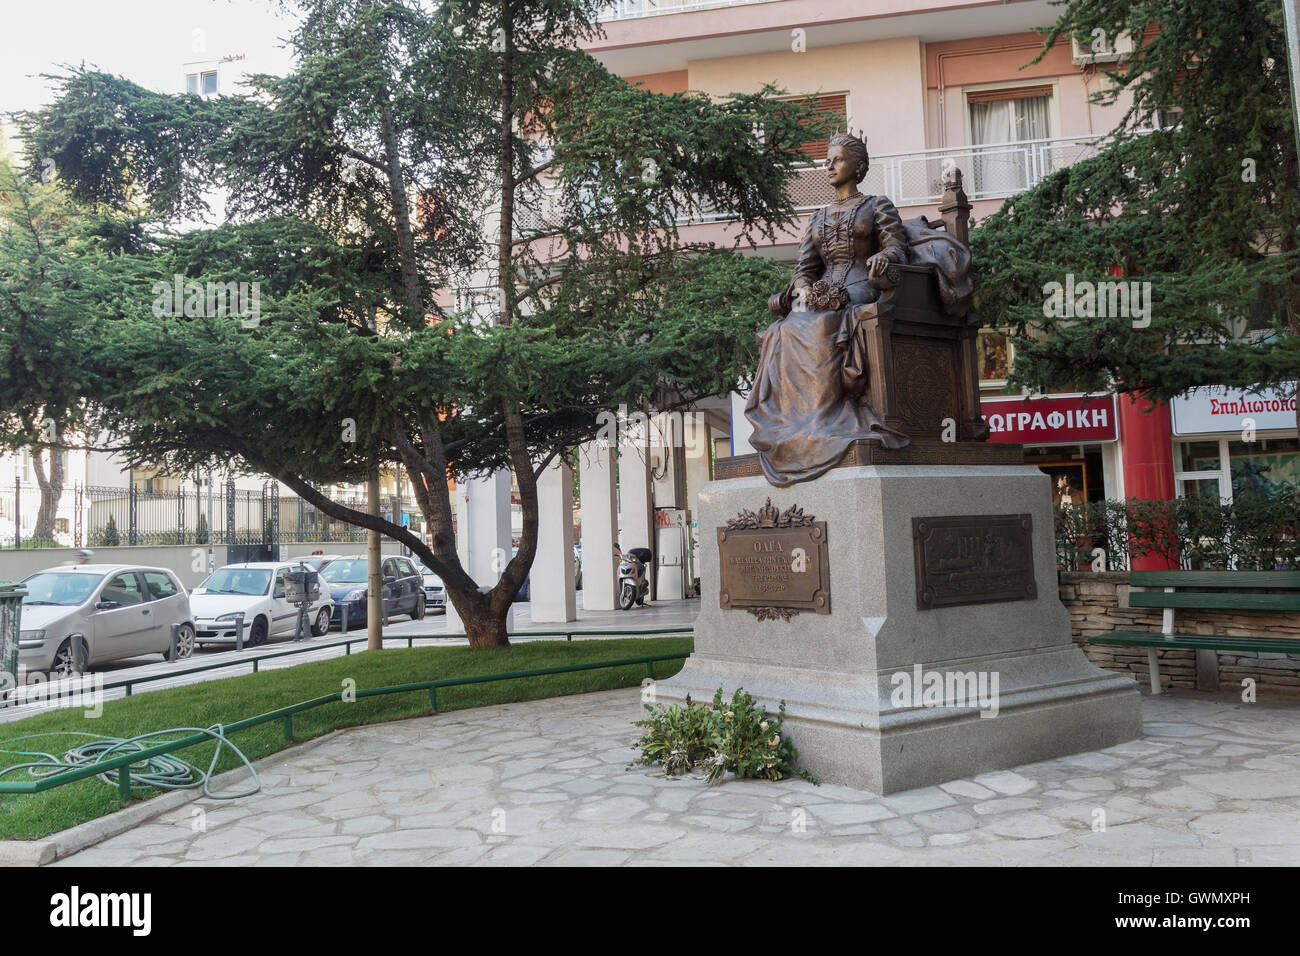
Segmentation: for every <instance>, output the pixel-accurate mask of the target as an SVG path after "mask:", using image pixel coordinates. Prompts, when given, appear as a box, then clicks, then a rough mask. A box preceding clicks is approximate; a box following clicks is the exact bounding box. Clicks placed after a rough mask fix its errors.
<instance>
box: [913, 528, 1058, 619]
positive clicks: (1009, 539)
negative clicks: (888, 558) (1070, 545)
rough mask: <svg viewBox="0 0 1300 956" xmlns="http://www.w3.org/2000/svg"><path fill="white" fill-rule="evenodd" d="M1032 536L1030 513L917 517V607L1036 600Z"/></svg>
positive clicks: (914, 530) (914, 536)
mask: <svg viewBox="0 0 1300 956" xmlns="http://www.w3.org/2000/svg"><path fill="white" fill-rule="evenodd" d="M1033 537H1034V522H1033V518H1032V516H1031V515H1028V514H1020V515H955V516H950V517H941V518H913V519H912V547H913V553H914V555H915V559H916V606H917V607H918V608H919V609H921V610H923V611H924V610H928V609H930V608H936V607H952V606H953V605H958V604H988V603H992V602H995V601H1027V600H1032V599H1033V598H1035V597H1037V596H1038V587H1037V585H1036V584H1035V582H1034V553H1033Z"/></svg>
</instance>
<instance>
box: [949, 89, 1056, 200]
mask: <svg viewBox="0 0 1300 956" xmlns="http://www.w3.org/2000/svg"><path fill="white" fill-rule="evenodd" d="M1035 92H1036V91H1035ZM995 97H999V98H995ZM1051 100H1052V98H1051V95H1050V94H1048V95H1029V96H1026V95H1024V93H1023V92H1022V91H1017V90H1007V91H1001V90H1000V91H993V92H990V93H984V94H971V95H970V96H969V97H968V102H969V104H970V126H971V140H972V141H973V145H974V146H976V147H979V148H977V149H975V150H974V151H973V153H974V156H973V161H972V164H971V165H972V167H973V168H972V173H973V174H974V191H975V193H977V194H983V195H996V196H1008V195H1011V194H1013V193H1017V192H1020V191H1021V190H1022V189H1025V188H1027V187H1028V186H1030V185H1031V184H1032V182H1033V181H1034V180H1036V179H1037V178H1038V177H1039V176H1041V175H1042V174H1043V173H1045V172H1047V171H1049V170H1050V169H1052V168H1053V164H1052V162H1051V155H1050V150H1045V149H1043V147H1042V146H1041V145H1035V146H1024V145H1018V144H1021V143H1023V141H1025V140H1034V139H1046V138H1047V137H1048V136H1049V135H1050V121H1049V110H1050V105H1051Z"/></svg>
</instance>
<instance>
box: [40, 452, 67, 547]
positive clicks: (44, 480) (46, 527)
mask: <svg viewBox="0 0 1300 956" xmlns="http://www.w3.org/2000/svg"><path fill="white" fill-rule="evenodd" d="M54 440H55V441H56V442H57V441H58V434H57V433H55V439H54ZM49 452H50V470H49V474H48V477H47V475H46V471H45V466H44V463H43V461H42V458H43V457H44V452H43V451H42V450H41V449H39V448H33V449H32V470H33V471H34V472H36V483H37V484H38V485H40V488H41V507H40V510H39V511H37V513H36V528H35V530H34V531H33V532H32V540H33V541H34V542H35V543H36V544H37V545H42V544H44V545H50V544H53V543H54V520H55V518H56V517H58V512H59V499H60V498H62V497H63V453H62V452H61V451H60V450H59V449H58V448H57V447H54V446H51V447H50V449H49Z"/></svg>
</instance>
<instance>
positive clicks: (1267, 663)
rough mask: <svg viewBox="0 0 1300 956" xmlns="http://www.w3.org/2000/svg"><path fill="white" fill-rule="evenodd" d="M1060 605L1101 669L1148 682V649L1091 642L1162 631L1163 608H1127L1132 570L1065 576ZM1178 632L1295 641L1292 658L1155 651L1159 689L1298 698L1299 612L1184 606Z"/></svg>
mask: <svg viewBox="0 0 1300 956" xmlns="http://www.w3.org/2000/svg"><path fill="white" fill-rule="evenodd" d="M1059 581H1060V589H1061V603H1062V604H1064V605H1065V608H1066V610H1068V611H1069V612H1070V630H1071V633H1072V634H1073V637H1074V640H1075V642H1076V643H1077V644H1079V646H1080V647H1082V648H1083V652H1084V653H1085V654H1087V655H1088V659H1089V660H1091V661H1092V662H1093V663H1094V664H1096V665H1097V666H1098V667H1104V668H1106V669H1107V670H1113V671H1122V672H1124V673H1129V674H1132V675H1133V676H1134V678H1135V679H1136V680H1139V681H1141V682H1142V683H1143V684H1147V685H1149V683H1150V674H1149V668H1148V667H1147V649H1146V648H1145V647H1110V646H1106V645H1098V644H1089V643H1087V640H1088V638H1089V637H1092V636H1094V635H1096V634H1105V633H1106V632H1108V631H1116V630H1120V631H1151V632H1153V633H1157V634H1158V633H1160V625H1161V620H1162V618H1163V612H1162V611H1161V609H1159V608H1130V607H1129V606H1128V594H1129V584H1128V572H1127V571H1107V572H1087V571H1062V572H1060V574H1059ZM1174 621H1175V624H1174V628H1175V630H1177V631H1178V633H1180V634H1222V635H1227V636H1229V637H1293V638H1295V639H1296V653H1294V654H1267V653H1265V654H1259V653H1255V652H1253V651H1242V652H1232V653H1230V652H1227V651H1217V652H1216V651H1189V650H1168V651H1163V650H1162V651H1158V652H1157V653H1158V654H1159V656H1160V683H1161V686H1162V687H1166V688H1168V687H1182V688H1187V689H1189V690H1192V689H1196V690H1225V691H1235V692H1237V693H1240V692H1241V691H1242V681H1243V680H1245V679H1246V678H1251V679H1253V680H1254V681H1255V691H1256V694H1257V695H1258V696H1259V697H1261V698H1263V697H1273V698H1278V697H1286V698H1290V699H1300V615H1297V614H1295V613H1294V612H1287V611H1206V610H1200V609H1183V608H1179V609H1178V610H1177V611H1176V612H1175V618H1174Z"/></svg>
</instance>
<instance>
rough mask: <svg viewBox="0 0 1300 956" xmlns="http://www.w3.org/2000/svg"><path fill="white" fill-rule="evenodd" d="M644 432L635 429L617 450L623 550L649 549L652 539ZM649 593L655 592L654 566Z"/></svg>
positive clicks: (620, 541)
mask: <svg viewBox="0 0 1300 956" xmlns="http://www.w3.org/2000/svg"><path fill="white" fill-rule="evenodd" d="M646 438H647V436H646V434H645V431H644V430H638V431H636V432H635V433H634V434H632V435H631V436H630V442H629V443H627V444H620V447H619V450H618V541H619V546H620V547H622V549H623V550H624V551H626V550H627V549H628V548H650V549H652V550H653V548H654V546H655V542H654V516H653V506H652V505H651V502H650V488H651V481H650V455H649V451H648V449H647V447H646ZM649 573H650V575H651V580H650V593H651V595H653V594H654V593H655V591H654V577H653V575H654V569H653V568H651V569H650V570H649Z"/></svg>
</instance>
